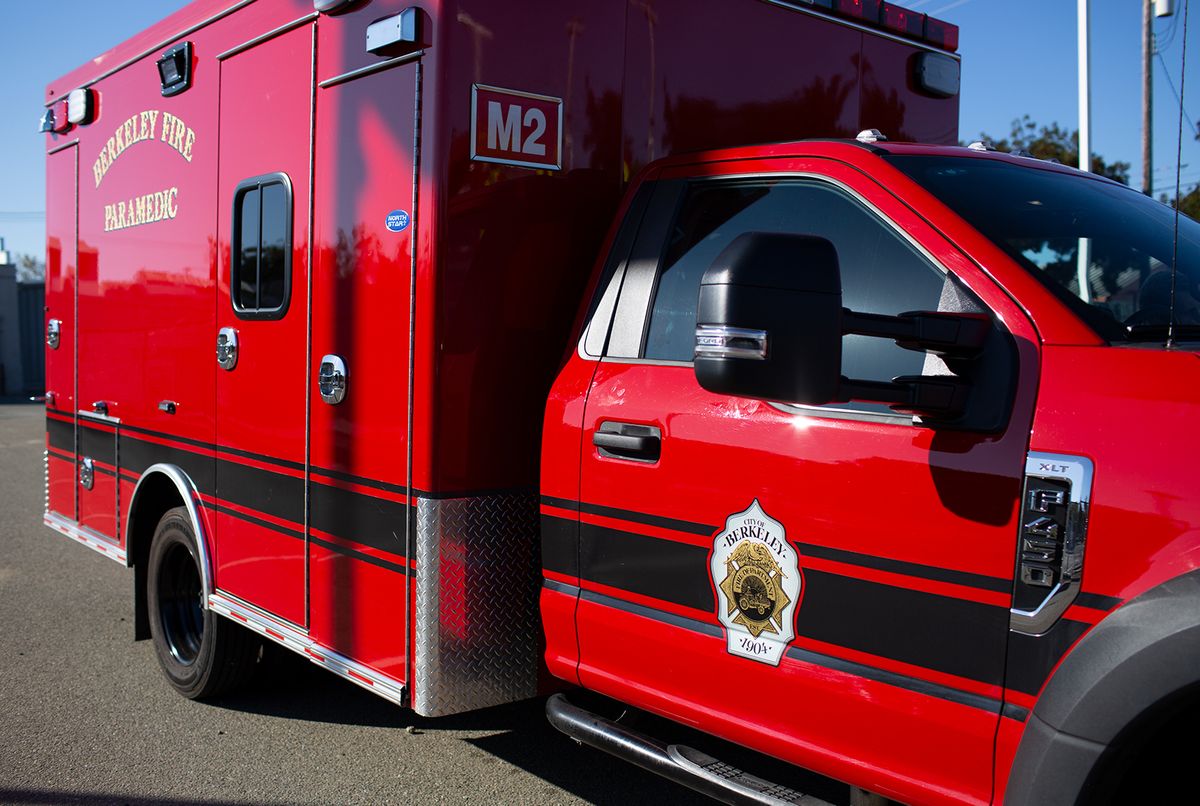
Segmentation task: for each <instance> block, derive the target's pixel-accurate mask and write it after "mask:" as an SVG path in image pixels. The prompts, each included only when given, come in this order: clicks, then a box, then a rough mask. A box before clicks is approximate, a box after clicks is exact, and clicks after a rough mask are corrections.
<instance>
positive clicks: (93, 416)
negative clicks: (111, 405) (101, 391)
mask: <svg viewBox="0 0 1200 806" xmlns="http://www.w3.org/2000/svg"><path fill="white" fill-rule="evenodd" d="M75 413H76V414H77V415H78V416H80V417H82V418H83V419H85V420H95V421H96V422H98V423H108V424H109V425H120V424H121V418H120V417H110V416H109V415H107V414H98V413H96V412H94V411H88V410H87V409H79V410H78V411H76V412H75Z"/></svg>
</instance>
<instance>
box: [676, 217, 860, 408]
mask: <svg viewBox="0 0 1200 806" xmlns="http://www.w3.org/2000/svg"><path fill="white" fill-rule="evenodd" d="M693 366H694V368H695V373H696V380H697V381H699V383H700V386H702V387H703V388H705V389H707V390H708V391H710V392H717V393H719V394H727V395H737V396H740V397H754V398H762V399H764V400H776V401H781V402H787V403H807V404H811V405H820V404H822V403H829V402H830V401H832V400H836V399H837V396H838V386H839V381H840V376H841V369H842V275H841V272H840V270H839V269H838V258H837V250H836V249H834V246H833V244H832V243H830V242H829V241H827V240H826V239H824V238H814V237H811V236H807V235H787V234H776V233H764V232H750V233H746V234H744V235H741V236H739V237H738V238H737V239H736V240H734V242H733V243H731V244H730V245H729V246H728V247H726V248H725V250H724V251H723V252H721V254H720V255H718V256H717V258H716V259H715V260H714V261H713V262H712V265H711V266H709V268H708V270H707V271H706V272H705V273H704V278H703V279H702V280H701V282H700V300H699V305H698V307H697V309H696V353H695V361H694V364H693Z"/></svg>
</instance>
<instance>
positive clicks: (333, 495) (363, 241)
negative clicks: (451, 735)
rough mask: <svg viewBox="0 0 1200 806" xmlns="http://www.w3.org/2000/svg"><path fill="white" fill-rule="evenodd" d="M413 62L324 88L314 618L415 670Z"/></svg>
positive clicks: (314, 393)
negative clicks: (410, 506)
mask: <svg viewBox="0 0 1200 806" xmlns="http://www.w3.org/2000/svg"><path fill="white" fill-rule="evenodd" d="M417 71H418V65H417V63H415V62H413V63H408V64H402V65H399V66H396V67H392V68H391V69H387V70H383V71H381V72H378V73H373V74H370V75H367V76H363V77H360V78H357V79H353V80H350V81H344V82H339V83H334V84H329V85H327V86H324V87H322V88H320V89H318V91H317V92H318V96H317V130H316V171H317V172H316V180H315V193H314V206H315V229H316V231H315V246H316V249H315V255H316V257H315V265H314V269H313V309H312V310H313V312H312V359H311V362H310V364H309V368H308V371H309V377H310V379H311V386H310V391H309V407H310V410H311V412H312V417H311V432H310V440H311V468H310V471H311V475H310V480H309V505H310V516H309V541H308V550H309V555H308V558H309V574H310V580H311V584H310V587H311V605H310V614H309V615H310V619H311V621H310V629H311V632H312V635H313V637H315V638H316V639H317V640H318V641H320V642H321V644H323V645H324V646H327V647H330V648H332V649H334V650H336V651H337V652H339V653H342V654H344V655H348V656H350V657H353V658H354V659H355V660H357V661H359V662H360V663H363V664H366V665H367V666H369V667H371V668H372V669H373V670H375V671H378V672H382V673H383V674H386V675H388V676H389V677H391V678H394V679H397V680H407V676H406V673H405V666H406V654H407V643H406V641H405V633H406V625H407V624H408V605H407V602H408V597H407V596H406V593H407V591H408V589H409V587H408V586H409V583H410V580H409V573H410V571H409V569H410V564H409V561H408V559H407V558H406V557H405V518H406V515H407V501H408V488H407V483H408V476H407V456H408V443H407V430H408V379H409V306H410V299H411V290H410V289H411V286H410V283H411V279H412V266H413V255H412V246H413V243H414V233H415V232H416V229H417V222H416V215H415V213H416V211H415V210H414V209H413V201H414V194H413V160H414V151H415V149H414V144H413V120H414V115H415V110H416V86H417V85H416V82H417V75H418V72H417ZM335 369H336V370H337V371H338V372H340V373H341V374H342V377H343V381H344V387H343V388H342V390H341V392H338V391H337V390H336V389H335V387H336V385H337V383H338V381H337V380H336V379H335V378H333V377H332V373H333V372H334V371H335ZM323 373H324V375H325V376H326V377H325V380H324V381H323V380H322V379H321V375H322V374H323ZM322 386H324V387H325V389H322ZM323 392H324V393H325V394H323Z"/></svg>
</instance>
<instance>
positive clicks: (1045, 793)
mask: <svg viewBox="0 0 1200 806" xmlns="http://www.w3.org/2000/svg"><path fill="white" fill-rule="evenodd" d="M1197 683H1200V570H1197V571H1191V572H1189V573H1187V574H1184V575H1182V576H1179V577H1176V578H1175V579H1172V580H1169V581H1168V582H1164V583H1163V584H1161V585H1159V586H1158V587H1155V588H1151V589H1150V590H1149V591H1147V592H1145V593H1143V594H1142V595H1141V596H1138V597H1137V598H1135V599H1132V600H1130V601H1129V602H1128V603H1126V604H1125V605H1123V606H1122V607H1120V608H1119V609H1117V610H1116V611H1114V612H1113V613H1112V614H1111V615H1109V616H1108V617H1107V618H1105V619H1104V620H1103V621H1102V622H1100V624H1098V625H1097V626H1096V627H1095V628H1094V629H1093V630H1091V631H1090V632H1089V633H1088V634H1087V635H1085V636H1084V637H1083V639H1082V640H1081V641H1080V642H1079V644H1078V646H1076V648H1075V649H1074V650H1073V651H1072V652H1071V653H1070V654H1069V655H1068V656H1067V657H1066V658H1065V659H1064V660H1063V662H1062V663H1061V664H1060V666H1059V667H1058V670H1057V671H1056V672H1055V673H1054V676H1053V677H1052V678H1051V679H1050V682H1049V683H1047V684H1046V687H1045V688H1044V689H1043V691H1042V695H1041V696H1040V697H1039V698H1038V701H1037V705H1036V706H1034V709H1033V713H1032V714H1031V715H1030V717H1029V721H1028V723H1027V724H1026V726H1025V733H1024V734H1023V735H1022V737H1021V743H1020V745H1019V746H1018V748H1017V754H1016V757H1015V759H1014V760H1013V765H1012V769H1011V771H1010V772H1009V779H1008V788H1007V794H1006V801H1007V802H1009V803H1015V804H1043V803H1044V804H1063V803H1074V802H1075V801H1076V799H1077V798H1078V797H1079V796H1080V794H1081V793H1082V792H1083V790H1084V787H1085V786H1086V785H1087V782H1088V778H1089V776H1090V775H1091V774H1092V771H1093V770H1094V769H1095V767H1096V762H1097V761H1098V760H1099V759H1100V756H1101V754H1103V753H1104V751H1105V750H1107V749H1108V748H1109V747H1110V746H1111V745H1112V744H1113V742H1114V741H1115V740H1116V739H1117V737H1118V736H1119V734H1120V733H1121V731H1122V730H1124V729H1125V728H1126V727H1127V726H1129V725H1132V724H1133V723H1134V722H1135V721H1136V720H1137V719H1138V718H1139V717H1140V716H1142V715H1144V714H1146V713H1148V712H1150V711H1151V710H1152V709H1153V708H1154V706H1155V705H1156V704H1158V703H1161V702H1163V701H1164V700H1165V699H1167V698H1169V697H1171V695H1174V694H1178V693H1179V692H1181V691H1183V690H1185V689H1187V688H1189V687H1191V686H1194V685H1196V684H1197Z"/></svg>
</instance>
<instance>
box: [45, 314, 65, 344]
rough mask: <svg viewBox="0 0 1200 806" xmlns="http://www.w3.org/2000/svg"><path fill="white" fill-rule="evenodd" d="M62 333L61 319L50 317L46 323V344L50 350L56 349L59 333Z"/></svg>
mask: <svg viewBox="0 0 1200 806" xmlns="http://www.w3.org/2000/svg"><path fill="white" fill-rule="evenodd" d="M61 333H62V321H60V320H58V319H51V320H50V321H49V322H47V323H46V345H47V346H48V347H49V348H50V349H51V350H57V349H58V342H59V337H60V334H61Z"/></svg>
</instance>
